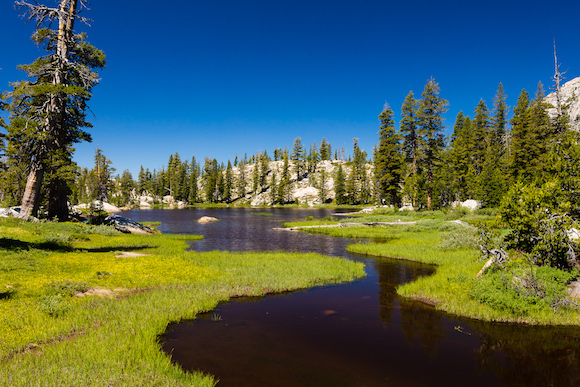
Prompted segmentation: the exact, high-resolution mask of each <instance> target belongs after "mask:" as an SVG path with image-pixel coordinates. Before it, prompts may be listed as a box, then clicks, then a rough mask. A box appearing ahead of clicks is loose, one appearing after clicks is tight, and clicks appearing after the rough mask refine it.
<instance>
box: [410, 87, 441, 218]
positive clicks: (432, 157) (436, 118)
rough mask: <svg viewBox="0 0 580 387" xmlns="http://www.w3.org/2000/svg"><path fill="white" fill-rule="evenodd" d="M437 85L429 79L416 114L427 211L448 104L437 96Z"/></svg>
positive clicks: (430, 202) (431, 196) (431, 198)
mask: <svg viewBox="0 0 580 387" xmlns="http://www.w3.org/2000/svg"><path fill="white" fill-rule="evenodd" d="M439 93H440V90H439V84H437V83H436V82H435V80H434V79H433V78H431V79H430V80H429V81H428V82H427V84H426V85H425V88H424V89H423V93H422V94H421V101H420V104H419V110H418V113H417V117H418V122H419V133H420V135H421V138H422V143H423V144H424V145H423V152H422V154H423V160H422V163H423V167H424V169H425V175H426V194H427V209H431V205H432V202H433V188H434V176H435V173H436V169H437V168H438V167H439V156H440V153H441V151H442V150H443V148H444V146H445V141H444V137H443V129H444V127H443V114H444V113H445V112H446V111H447V104H448V102H447V101H446V100H444V99H443V98H441V97H440V96H439Z"/></svg>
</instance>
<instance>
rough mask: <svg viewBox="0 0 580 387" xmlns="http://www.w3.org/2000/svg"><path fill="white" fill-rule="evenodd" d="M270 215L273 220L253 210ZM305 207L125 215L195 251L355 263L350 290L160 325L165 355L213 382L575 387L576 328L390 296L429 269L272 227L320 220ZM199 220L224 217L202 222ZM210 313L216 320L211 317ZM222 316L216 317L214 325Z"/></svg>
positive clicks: (242, 305) (250, 303)
mask: <svg viewBox="0 0 580 387" xmlns="http://www.w3.org/2000/svg"><path fill="white" fill-rule="evenodd" d="M262 211H267V212H269V213H272V214H273V215H271V216H264V215H257V214H256V213H258V212H262ZM330 214H331V211H330V210H318V209H317V210H314V209H267V210H262V209H259V210H256V209H207V210H206V209H196V210H172V211H171V210H150V211H130V212H127V213H125V216H128V217H130V218H132V219H135V220H138V221H142V220H158V221H161V223H162V224H161V226H160V227H159V229H160V230H161V231H162V232H165V233H192V234H201V235H204V240H202V241H195V242H192V243H191V247H192V249H194V250H196V251H211V250H229V251H248V250H254V251H264V250H286V251H301V252H312V251H314V252H319V253H323V254H328V255H334V256H342V257H346V258H348V259H352V260H356V261H362V262H364V263H365V264H366V265H367V269H366V272H367V277H366V278H364V279H362V280H358V281H355V282H353V283H349V284H342V285H334V286H327V287H320V288H315V289H309V290H305V291H297V292H293V293H288V294H282V295H273V296H267V297H263V298H259V299H256V298H251V299H250V298H242V299H236V300H232V301H231V302H228V303H224V304H220V305H219V306H218V307H217V308H216V309H215V310H213V311H212V312H210V313H207V314H205V315H201V316H199V317H198V319H196V320H194V321H188V322H181V323H176V324H173V325H171V326H170V327H169V329H168V330H167V332H166V334H165V335H164V337H163V349H164V350H165V351H166V352H167V353H169V354H170V355H171V357H172V359H173V361H174V362H176V363H178V364H180V365H181V366H182V367H183V368H184V369H186V370H202V371H204V372H207V373H210V374H212V375H215V376H216V377H217V378H218V379H219V380H220V383H219V385H220V386H500V385H501V386H573V385H578V383H579V382H580V330H578V329H571V328H538V327H528V326H521V325H514V324H491V323H482V322H478V321H473V320H465V319H460V318H456V317H454V316H449V315H447V314H444V313H441V312H437V311H435V309H434V308H432V307H430V306H427V305H423V304H421V303H418V302H412V301H408V300H405V299H402V298H399V297H398V296H397V294H396V291H395V288H396V286H397V285H399V284H402V283H405V282H408V281H411V280H413V279H415V278H417V277H419V276H424V275H429V274H431V273H432V272H433V271H434V270H435V269H434V267H433V266H430V265H423V264H417V263H412V262H405V261H399V260H391V259H384V258H383V259H378V258H377V259H369V258H368V257H361V256H355V255H352V254H348V253H346V251H345V248H346V245H347V244H349V243H353V240H348V239H342V238H332V237H328V236H325V235H311V234H306V233H302V232H284V231H274V230H273V228H275V227H279V226H280V225H281V224H282V223H283V222H289V221H293V220H303V219H304V218H305V217H306V216H314V217H325V216H329V215H330ZM201 216H214V217H216V218H219V219H220V220H221V221H220V222H216V223H210V224H205V225H202V224H199V223H197V222H196V221H195V220H196V219H198V218H200V217H201ZM216 316H219V318H216ZM216 320H219V321H216Z"/></svg>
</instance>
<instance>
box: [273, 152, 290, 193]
mask: <svg viewBox="0 0 580 387" xmlns="http://www.w3.org/2000/svg"><path fill="white" fill-rule="evenodd" d="M282 159H283V164H282V176H280V183H279V184H278V197H277V199H276V202H278V203H281V204H284V203H289V202H290V170H289V169H290V167H289V165H288V164H289V162H288V152H284V154H283V155H282Z"/></svg>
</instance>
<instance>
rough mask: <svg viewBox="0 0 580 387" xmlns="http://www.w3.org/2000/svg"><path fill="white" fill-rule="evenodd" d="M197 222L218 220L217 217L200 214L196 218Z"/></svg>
mask: <svg viewBox="0 0 580 387" xmlns="http://www.w3.org/2000/svg"><path fill="white" fill-rule="evenodd" d="M197 222H198V223H202V224H203V223H211V222H219V219H218V218H214V217H213V216H202V217H201V218H199V219H198V220H197Z"/></svg>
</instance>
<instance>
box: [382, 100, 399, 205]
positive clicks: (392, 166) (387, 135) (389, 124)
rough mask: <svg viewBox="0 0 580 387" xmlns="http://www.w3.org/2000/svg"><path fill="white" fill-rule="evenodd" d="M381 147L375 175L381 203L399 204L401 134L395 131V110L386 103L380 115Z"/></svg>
mask: <svg viewBox="0 0 580 387" xmlns="http://www.w3.org/2000/svg"><path fill="white" fill-rule="evenodd" d="M379 120H380V122H381V126H380V128H381V130H380V131H379V147H378V149H377V151H376V154H375V176H376V180H377V182H378V196H379V200H380V201H381V203H383V201H387V202H388V203H389V204H392V205H394V206H399V204H400V202H401V200H400V191H401V189H400V183H401V179H402V169H403V155H402V153H401V136H400V134H399V133H397V132H396V131H395V121H394V119H393V111H392V110H391V108H390V107H389V106H388V105H385V107H384V109H383V111H382V112H381V114H380V115H379Z"/></svg>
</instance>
